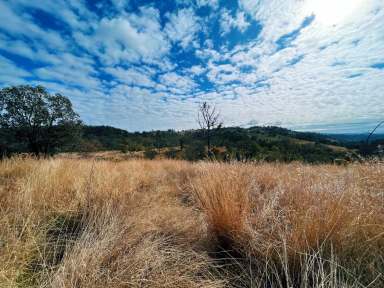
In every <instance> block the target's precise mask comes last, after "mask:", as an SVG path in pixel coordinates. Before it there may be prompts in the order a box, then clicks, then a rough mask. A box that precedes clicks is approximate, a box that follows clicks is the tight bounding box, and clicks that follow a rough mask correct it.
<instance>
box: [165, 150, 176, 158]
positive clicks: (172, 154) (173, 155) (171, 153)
mask: <svg viewBox="0 0 384 288" xmlns="http://www.w3.org/2000/svg"><path fill="white" fill-rule="evenodd" d="M178 152H179V151H178V150H177V149H175V148H170V149H169V150H167V151H166V152H165V156H166V157H167V158H169V159H176V158H177V155H178Z"/></svg>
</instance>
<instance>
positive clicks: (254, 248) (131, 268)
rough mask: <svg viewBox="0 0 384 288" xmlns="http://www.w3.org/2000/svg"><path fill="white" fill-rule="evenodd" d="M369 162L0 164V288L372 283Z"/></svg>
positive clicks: (379, 216)
mask: <svg viewBox="0 0 384 288" xmlns="http://www.w3.org/2000/svg"><path fill="white" fill-rule="evenodd" d="M383 176H384V165H383V163H364V164H356V165H355V164H354V165H350V166H346V167H339V166H333V165H319V166H309V165H304V164H299V163H293V164H257V165H255V164H240V163H233V164H223V163H212V162H210V163H208V162H207V163H203V162H202V163H195V164H193V163H187V162H183V161H170V160H156V161H145V160H129V161H120V162H116V161H94V160H92V159H66V158H63V157H61V158H59V159H50V160H36V159H31V158H25V159H21V158H13V159H9V160H5V161H2V162H0V287H68V288H72V287H303V288H304V287H328V288H335V287H384V276H383V274H384V194H383V193H384V192H383V191H384V177H383Z"/></svg>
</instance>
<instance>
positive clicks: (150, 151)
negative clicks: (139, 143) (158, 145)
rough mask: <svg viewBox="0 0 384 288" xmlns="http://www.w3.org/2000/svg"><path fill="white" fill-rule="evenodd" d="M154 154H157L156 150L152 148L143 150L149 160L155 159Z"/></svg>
mask: <svg viewBox="0 0 384 288" xmlns="http://www.w3.org/2000/svg"><path fill="white" fill-rule="evenodd" d="M156 155H157V152H156V150H154V149H148V150H145V151H144V157H145V158H146V159H150V160H152V159H155V157H156Z"/></svg>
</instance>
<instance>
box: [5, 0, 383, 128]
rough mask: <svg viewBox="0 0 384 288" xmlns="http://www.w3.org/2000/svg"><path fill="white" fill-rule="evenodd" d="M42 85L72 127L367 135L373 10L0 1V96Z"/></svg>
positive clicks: (350, 1) (275, 3) (373, 97)
mask: <svg viewBox="0 0 384 288" xmlns="http://www.w3.org/2000/svg"><path fill="white" fill-rule="evenodd" d="M20 84H29V85H43V86H45V87H46V88H47V89H48V90H49V91H50V92H51V93H61V94H63V95H65V96H67V97H69V98H70V99H71V101H72V103H73V105H74V108H75V110H76V111H77V112H78V113H79V114H80V116H81V118H82V119H83V121H84V122H85V123H87V124H91V125H110V126H114V127H119V128H123V129H127V130H129V131H143V130H158V129H176V130H181V129H191V128H197V127H198V125H197V123H196V118H197V109H198V105H199V103H201V102H203V101H207V102H209V103H211V104H212V105H216V107H217V109H218V110H220V111H221V116H222V120H223V122H224V125H225V126H241V127H248V126H255V125H275V126H282V127H286V128H291V129H296V130H300V131H301V130H303V131H304V130H309V131H318V132H327V133H328V132H339V133H348V132H366V131H368V130H370V129H372V128H373V127H374V126H375V124H376V123H377V122H379V121H380V120H383V118H384V1H383V0H227V1H224V0H222V1H220V0H174V1H171V0H157V1H150V0H141V1H140V0H125V1H124V0H100V1H95V0H92V1H91V0H66V1H64V0H56V1H52V0H39V1H30V0H12V1H10V0H9V1H8V0H0V87H5V86H9V85H20Z"/></svg>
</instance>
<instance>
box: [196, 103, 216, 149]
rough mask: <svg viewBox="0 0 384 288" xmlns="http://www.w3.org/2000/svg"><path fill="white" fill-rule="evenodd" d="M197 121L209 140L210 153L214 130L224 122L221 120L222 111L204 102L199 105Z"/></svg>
mask: <svg viewBox="0 0 384 288" xmlns="http://www.w3.org/2000/svg"><path fill="white" fill-rule="evenodd" d="M197 122H198V124H199V126H200V129H201V130H202V131H203V133H204V136H205V138H206V140H207V146H208V153H210V152H211V139H212V134H213V132H214V130H217V129H220V128H221V126H222V122H221V121H220V112H219V111H217V109H216V106H214V105H210V104H208V103H207V102H203V103H202V104H200V106H199V112H198V114H197Z"/></svg>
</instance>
